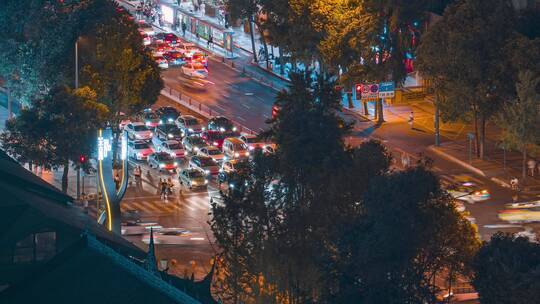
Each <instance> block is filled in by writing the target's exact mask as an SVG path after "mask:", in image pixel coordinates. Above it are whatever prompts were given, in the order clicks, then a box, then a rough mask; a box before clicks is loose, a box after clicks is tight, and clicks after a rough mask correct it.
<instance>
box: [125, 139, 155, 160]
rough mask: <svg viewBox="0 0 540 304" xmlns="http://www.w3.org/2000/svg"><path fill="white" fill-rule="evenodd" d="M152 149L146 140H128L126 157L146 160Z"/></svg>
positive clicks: (152, 151)
mask: <svg viewBox="0 0 540 304" xmlns="http://www.w3.org/2000/svg"><path fill="white" fill-rule="evenodd" d="M152 153H154V150H152V148H150V146H149V145H148V143H147V142H145V141H142V140H136V141H130V142H128V157H130V158H133V159H136V160H146V159H148V156H149V155H150V154H152Z"/></svg>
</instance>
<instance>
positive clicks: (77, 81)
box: [75, 38, 82, 199]
mask: <svg viewBox="0 0 540 304" xmlns="http://www.w3.org/2000/svg"><path fill="white" fill-rule="evenodd" d="M78 88H79V38H77V40H75V89H78ZM81 165H82V164H81V163H79V165H78V166H77V199H80V198H81Z"/></svg>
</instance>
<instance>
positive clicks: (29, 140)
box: [1, 87, 108, 192]
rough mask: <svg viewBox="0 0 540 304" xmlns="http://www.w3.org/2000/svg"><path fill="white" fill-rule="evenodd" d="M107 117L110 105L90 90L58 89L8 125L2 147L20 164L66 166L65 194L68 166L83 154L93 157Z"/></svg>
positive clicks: (35, 102)
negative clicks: (99, 133) (100, 128)
mask: <svg viewBox="0 0 540 304" xmlns="http://www.w3.org/2000/svg"><path fill="white" fill-rule="evenodd" d="M107 114H108V110H107V108H106V106H104V105H102V104H99V103H97V102H96V94H95V93H94V92H93V91H92V90H91V89H90V88H88V87H83V88H81V89H78V90H71V89H69V88H67V87H58V88H54V89H53V90H51V91H50V92H49V94H47V95H46V96H44V97H43V98H42V99H36V100H35V101H34V102H33V103H32V107H30V108H27V109H24V110H22V112H21V114H20V115H19V116H18V117H17V118H15V119H14V120H12V121H9V122H8V124H7V126H6V132H5V133H4V134H2V137H1V139H2V145H3V147H4V148H5V149H6V150H7V151H8V152H9V153H11V154H12V155H14V156H15V157H16V158H17V159H18V160H19V161H25V162H33V163H35V164H38V165H43V166H45V167H48V168H58V167H60V166H63V167H64V170H65V171H64V173H65V180H63V183H62V190H63V191H64V192H65V191H66V189H67V172H66V170H68V169H67V168H66V166H67V165H69V162H70V161H71V162H77V161H78V159H79V156H80V155H86V156H89V155H92V153H93V151H94V150H95V142H96V141H95V137H96V132H97V129H98V128H99V127H102V125H103V123H104V122H105V118H106V117H107Z"/></svg>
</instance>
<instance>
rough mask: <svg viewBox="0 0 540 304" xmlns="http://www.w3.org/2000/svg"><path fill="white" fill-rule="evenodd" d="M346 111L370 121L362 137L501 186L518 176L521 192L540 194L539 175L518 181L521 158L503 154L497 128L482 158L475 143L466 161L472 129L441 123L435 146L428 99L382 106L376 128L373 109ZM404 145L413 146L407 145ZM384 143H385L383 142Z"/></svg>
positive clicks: (491, 127) (489, 136) (492, 128)
mask: <svg viewBox="0 0 540 304" xmlns="http://www.w3.org/2000/svg"><path fill="white" fill-rule="evenodd" d="M344 109H345V111H346V112H350V113H355V115H358V116H359V117H361V118H362V119H364V120H366V119H369V120H370V122H369V125H368V126H364V128H363V129H362V130H361V132H363V135H371V134H366V133H373V137H375V138H378V139H380V140H382V141H388V142H389V143H390V144H393V145H394V146H398V147H400V148H401V149H403V150H405V151H407V152H408V153H411V154H418V153H423V152H426V151H428V152H432V153H433V154H435V155H437V156H439V157H441V158H443V159H445V160H448V161H450V162H453V163H455V164H456V165H459V166H460V167H462V168H464V169H466V170H468V171H470V172H472V173H474V174H477V175H480V176H484V177H487V178H489V179H491V180H492V181H494V182H495V183H497V184H499V185H500V186H502V187H506V188H510V179H511V178H513V177H517V178H518V179H519V180H520V184H521V185H523V187H522V189H523V191H525V192H528V193H536V192H540V174H539V173H538V172H537V173H536V175H535V176H534V177H531V176H529V177H528V178H527V179H526V180H525V181H524V182H523V181H522V180H521V179H522V178H521V175H522V173H521V170H522V155H521V153H520V152H516V151H504V150H503V149H502V148H501V147H500V146H499V144H498V135H499V134H500V129H499V128H498V127H497V126H495V125H494V124H489V125H488V126H487V128H486V129H487V130H486V142H485V148H484V151H485V155H484V159H479V158H477V157H476V155H475V147H474V142H473V144H472V145H471V148H472V149H471V159H470V161H469V141H468V140H467V133H472V132H473V129H472V126H470V125H467V124H464V123H443V122H442V121H440V128H439V129H440V134H441V136H440V139H441V145H440V146H439V147H436V146H435V145H434V137H435V136H434V134H435V132H434V113H435V110H434V108H433V104H432V103H431V101H429V99H428V98H426V100H424V101H423V102H417V103H412V104H409V105H405V104H399V105H391V106H385V108H384V118H385V123H384V124H383V125H382V126H377V125H376V123H375V122H374V117H373V115H372V114H373V112H372V108H370V111H369V113H370V115H368V116H367V117H366V116H365V115H364V113H363V109H359V108H354V109H347V108H344ZM411 111H413V113H414V129H412V130H411V128H410V126H409V124H408V118H409V113H410V112H411ZM407 143H414V145H410V144H409V146H407ZM385 144H386V143H385Z"/></svg>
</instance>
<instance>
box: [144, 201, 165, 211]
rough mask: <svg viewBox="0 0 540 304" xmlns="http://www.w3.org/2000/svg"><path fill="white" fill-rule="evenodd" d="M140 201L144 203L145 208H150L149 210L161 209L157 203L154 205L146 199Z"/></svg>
mask: <svg viewBox="0 0 540 304" xmlns="http://www.w3.org/2000/svg"><path fill="white" fill-rule="evenodd" d="M141 203H144V206H145V207H146V208H147V209H150V210H153V211H161V209H160V208H158V206H157V205H155V204H154V203H153V202H148V201H143V202H141Z"/></svg>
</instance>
